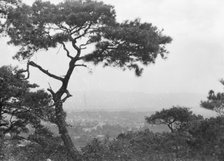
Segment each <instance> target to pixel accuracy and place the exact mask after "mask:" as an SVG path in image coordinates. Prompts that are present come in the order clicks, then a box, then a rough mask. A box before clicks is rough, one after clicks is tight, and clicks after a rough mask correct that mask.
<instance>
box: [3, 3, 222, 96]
mask: <svg viewBox="0 0 224 161" xmlns="http://www.w3.org/2000/svg"><path fill="white" fill-rule="evenodd" d="M57 1H59V0H57ZM103 1H104V2H105V3H108V4H112V5H114V6H115V9H116V12H117V19H118V20H119V21H123V20H126V19H131V20H133V19H135V18H141V20H142V22H144V21H145V22H151V23H152V24H153V25H155V26H157V27H158V28H160V29H164V34H166V35H169V36H171V37H172V38H173V42H172V43H171V44H169V45H168V46H167V49H168V50H169V52H170V53H169V55H168V59H167V60H165V61H164V60H158V61H157V63H156V64H155V65H150V66H148V67H147V68H145V70H144V72H143V75H142V76H141V77H139V78H138V77H136V76H135V74H134V72H133V71H128V70H127V71H121V70H119V69H113V68H104V69H103V68H101V67H100V66H97V67H92V66H90V68H91V69H92V73H91V74H90V73H89V71H88V70H87V69H83V68H80V69H76V70H75V71H74V74H73V77H72V79H71V82H70V86H69V88H70V90H72V91H75V90H78V91H84V92H85V91H86V92H88V91H91V90H94V91H102V90H105V91H121V92H122V91H126V92H127V91H136V92H144V93H202V94H205V95H207V93H208V91H209V90H210V89H215V90H219V91H221V90H222V89H223V87H222V86H221V84H220V83H219V82H218V81H219V80H220V79H221V78H224V43H223V42H224V30H223V28H224V1H223V0H103ZM26 2H29V3H30V2H31V1H30V0H26ZM51 2H56V0H51ZM0 43H1V59H0V66H2V65H6V64H15V61H14V62H13V61H12V60H11V56H12V55H13V54H14V53H15V52H16V48H14V47H12V46H6V45H4V44H5V42H3V41H1V42H0ZM58 49H59V47H58V48H57V49H55V50H50V52H49V53H50V54H48V55H47V54H45V52H44V51H43V52H41V54H40V56H35V57H34V61H36V62H38V63H40V64H41V65H43V66H44V67H45V68H46V69H49V71H50V72H55V73H60V74H61V75H63V72H62V71H63V69H66V68H67V64H66V60H67V58H66V57H63V55H64V53H63V50H60V51H59V52H58ZM56 53H57V54H56ZM17 64H18V63H17ZM20 64H22V65H24V64H25V62H21V63H20ZM31 80H32V81H35V82H36V83H38V84H40V85H41V86H42V87H48V82H49V83H51V85H52V86H53V87H55V86H57V85H56V83H55V81H53V80H51V79H50V78H47V77H44V76H43V74H42V73H40V72H38V70H33V73H31Z"/></svg>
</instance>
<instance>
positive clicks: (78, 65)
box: [75, 64, 87, 68]
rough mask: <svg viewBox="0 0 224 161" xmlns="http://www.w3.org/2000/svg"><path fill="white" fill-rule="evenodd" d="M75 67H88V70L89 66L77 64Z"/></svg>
mask: <svg viewBox="0 0 224 161" xmlns="http://www.w3.org/2000/svg"><path fill="white" fill-rule="evenodd" d="M75 67H86V68H87V65H85V64H75Z"/></svg>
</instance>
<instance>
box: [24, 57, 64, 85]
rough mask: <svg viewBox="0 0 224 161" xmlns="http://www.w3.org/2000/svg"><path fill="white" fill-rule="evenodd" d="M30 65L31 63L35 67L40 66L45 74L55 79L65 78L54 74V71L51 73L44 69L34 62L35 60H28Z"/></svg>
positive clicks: (39, 67)
mask: <svg viewBox="0 0 224 161" xmlns="http://www.w3.org/2000/svg"><path fill="white" fill-rule="evenodd" d="M28 65H31V66H33V67H35V68H38V69H39V70H40V71H41V72H43V73H44V74H46V75H48V76H49V77H51V78H54V79H57V80H60V81H63V80H64V79H63V78H61V77H59V76H56V75H54V74H52V73H49V72H48V70H45V69H43V68H42V67H41V66H40V65H38V64H36V63H34V62H33V61H30V62H28Z"/></svg>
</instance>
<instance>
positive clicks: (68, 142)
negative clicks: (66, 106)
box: [55, 101, 82, 161]
mask: <svg viewBox="0 0 224 161" xmlns="http://www.w3.org/2000/svg"><path fill="white" fill-rule="evenodd" d="M55 112H56V124H57V126H58V129H59V134H60V135H61V139H62V140H63V142H64V146H65V147H66V149H67V151H68V153H69V155H70V157H71V158H72V161H81V160H82V159H81V155H80V153H79V151H78V150H77V149H76V148H75V146H74V144H73V142H72V139H71V137H70V136H69V134H68V130H67V127H66V126H67V124H66V121H65V112H64V111H63V102H62V101H57V102H56V104H55Z"/></svg>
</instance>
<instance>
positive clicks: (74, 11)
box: [5, 0, 171, 160]
mask: <svg viewBox="0 0 224 161" xmlns="http://www.w3.org/2000/svg"><path fill="white" fill-rule="evenodd" d="M5 24H6V25H5V26H6V27H5V32H6V33H7V35H8V36H9V37H10V41H9V42H8V43H9V44H13V45H16V46H19V47H20V50H19V51H18V52H17V54H16V55H15V56H14V58H16V59H19V60H21V59H27V60H28V63H27V69H26V70H24V72H25V71H26V72H28V73H29V67H30V66H31V67H34V68H37V69H39V70H40V71H41V72H42V73H44V74H45V75H47V76H49V77H51V78H53V79H55V80H57V81H59V82H61V87H60V88H59V89H57V90H55V91H54V90H52V89H48V91H49V92H50V93H51V95H52V97H53V100H54V105H55V117H56V124H57V126H58V129H59V133H60V135H61V138H62V140H63V142H64V144H65V146H66V147H67V150H68V152H69V153H70V155H71V158H73V160H81V159H80V155H79V152H78V150H77V149H76V148H75V146H74V145H73V143H72V140H71V138H70V136H69V134H68V130H67V128H66V122H65V117H66V116H65V112H64V110H63V103H64V102H65V101H66V100H67V99H68V98H69V97H71V94H70V93H69V91H68V89H67V87H68V83H69V80H70V77H71V75H72V73H73V70H74V68H76V67H86V66H87V65H86V63H88V62H92V63H94V64H98V63H101V64H103V65H104V66H113V67H119V68H122V69H123V70H125V69H130V70H134V71H135V73H136V75H137V76H140V75H141V73H142V71H143V67H144V66H147V65H149V64H151V63H155V61H156V59H157V57H158V56H160V57H161V58H163V59H165V58H166V55H167V50H166V48H165V45H166V44H168V43H170V42H171V38H170V37H169V36H165V35H163V34H162V31H160V30H158V29H157V27H155V26H153V25H152V24H150V23H141V22H140V20H139V19H136V20H134V21H125V22H123V23H119V22H117V21H116V14H115V10H114V8H113V6H111V5H107V4H104V3H103V2H97V1H91V0H87V1H65V2H62V3H59V4H57V5H54V4H51V3H50V2H42V1H41V0H38V1H36V2H34V3H33V5H32V6H28V5H26V4H23V3H22V4H20V5H19V6H18V7H14V8H10V9H8V12H7V20H6V23H5ZM68 43H70V44H71V45H72V47H73V48H74V50H75V52H74V51H73V50H72V51H70V50H69V49H68ZM58 45H61V47H62V48H63V49H64V52H65V54H66V56H67V58H68V60H69V66H68V69H67V71H66V73H65V74H64V76H63V77H61V76H57V75H55V74H53V73H51V72H50V71H48V70H47V69H45V68H44V67H42V66H40V65H39V64H37V63H35V62H34V61H32V60H31V59H32V56H33V55H34V54H37V53H38V51H39V50H40V49H46V50H48V49H49V48H55V47H57V46H58ZM91 45H92V46H93V45H94V46H95V48H94V50H93V51H92V52H91V53H87V54H84V53H83V52H82V51H83V50H85V49H86V48H87V47H89V46H91ZM28 76H29V74H28Z"/></svg>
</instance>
